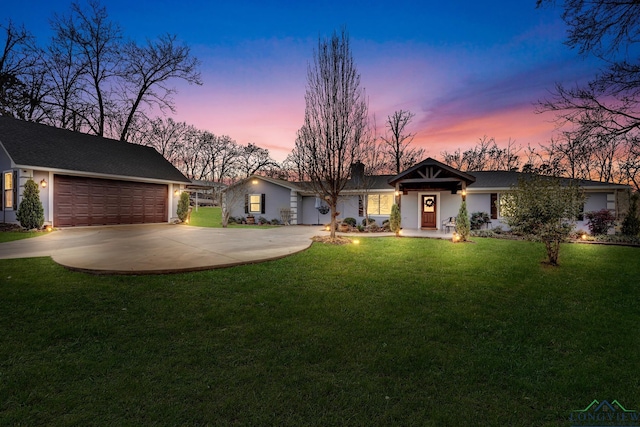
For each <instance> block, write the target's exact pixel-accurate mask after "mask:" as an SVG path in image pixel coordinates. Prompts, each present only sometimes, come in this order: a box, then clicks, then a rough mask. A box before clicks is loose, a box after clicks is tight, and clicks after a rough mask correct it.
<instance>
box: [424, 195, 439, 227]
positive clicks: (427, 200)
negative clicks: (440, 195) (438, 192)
mask: <svg viewBox="0 0 640 427" xmlns="http://www.w3.org/2000/svg"><path fill="white" fill-rule="evenodd" d="M421 227H422V228H431V229H435V228H436V196H434V195H428V196H422V225H421Z"/></svg>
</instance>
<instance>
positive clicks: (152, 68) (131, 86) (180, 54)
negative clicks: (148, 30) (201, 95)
mask: <svg viewBox="0 0 640 427" xmlns="http://www.w3.org/2000/svg"><path fill="white" fill-rule="evenodd" d="M123 61H124V63H123V68H124V69H123V73H122V75H123V78H124V80H125V82H126V85H125V87H126V92H125V99H123V100H122V102H123V103H124V105H125V106H126V110H125V111H128V113H127V118H126V120H125V122H124V126H123V127H122V130H121V132H120V140H121V141H126V140H127V136H128V133H129V128H130V127H131V124H132V122H133V120H134V117H135V116H136V114H138V113H139V111H140V104H141V103H145V104H147V105H149V106H152V105H155V106H158V107H159V108H160V109H161V110H162V109H165V108H168V109H169V110H171V111H172V112H174V110H175V109H174V106H173V102H172V98H171V95H172V94H173V93H174V92H175V89H172V88H171V87H169V86H168V85H167V82H168V81H169V80H172V79H180V80H184V81H186V82H188V83H190V84H198V85H200V84H202V80H201V78H200V72H199V71H198V65H199V61H198V59H197V58H195V57H193V56H192V55H191V53H190V49H189V47H188V46H186V45H179V44H178V43H177V42H176V36H175V35H168V34H167V35H164V36H161V37H160V38H159V39H158V40H156V41H153V42H152V41H147V45H146V46H138V45H137V44H136V43H134V42H129V43H127V44H126V45H125V47H124V58H123Z"/></svg>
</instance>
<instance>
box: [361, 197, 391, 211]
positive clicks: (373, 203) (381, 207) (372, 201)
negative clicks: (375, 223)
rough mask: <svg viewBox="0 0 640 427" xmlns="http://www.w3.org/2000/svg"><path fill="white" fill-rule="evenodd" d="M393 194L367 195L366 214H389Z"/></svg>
mask: <svg viewBox="0 0 640 427" xmlns="http://www.w3.org/2000/svg"><path fill="white" fill-rule="evenodd" d="M392 205H393V194H369V195H368V196H367V214H369V215H391V206H392Z"/></svg>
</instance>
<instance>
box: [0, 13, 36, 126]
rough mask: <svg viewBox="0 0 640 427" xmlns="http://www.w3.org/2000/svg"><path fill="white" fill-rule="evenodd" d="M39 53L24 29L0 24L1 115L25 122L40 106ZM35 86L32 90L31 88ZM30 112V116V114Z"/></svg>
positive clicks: (30, 36)
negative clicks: (37, 106) (32, 85)
mask: <svg viewBox="0 0 640 427" xmlns="http://www.w3.org/2000/svg"><path fill="white" fill-rule="evenodd" d="M39 59H40V53H39V51H38V49H37V48H36V47H35V46H34V38H33V36H32V35H31V33H29V32H28V31H27V30H26V29H25V28H24V26H21V27H18V26H16V25H15V24H14V23H13V22H12V21H8V22H7V24H0V114H1V115H5V116H12V117H17V118H20V119H23V120H27V119H29V118H30V117H32V116H33V111H32V110H33V108H34V107H35V106H36V105H39V102H40V98H41V97H40V93H41V89H42V73H41V69H39V68H38V65H39ZM31 83H34V84H35V86H34V87H31V86H30V84H31ZM30 111H31V113H30Z"/></svg>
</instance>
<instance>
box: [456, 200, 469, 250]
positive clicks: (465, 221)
mask: <svg viewBox="0 0 640 427" xmlns="http://www.w3.org/2000/svg"><path fill="white" fill-rule="evenodd" d="M470 231H471V224H470V223H469V214H468V213H467V201H466V200H462V203H461V204H460V210H459V211H458V216H457V217H456V233H458V235H459V236H460V240H461V241H463V242H466V241H467V239H468V238H469V232H470Z"/></svg>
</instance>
